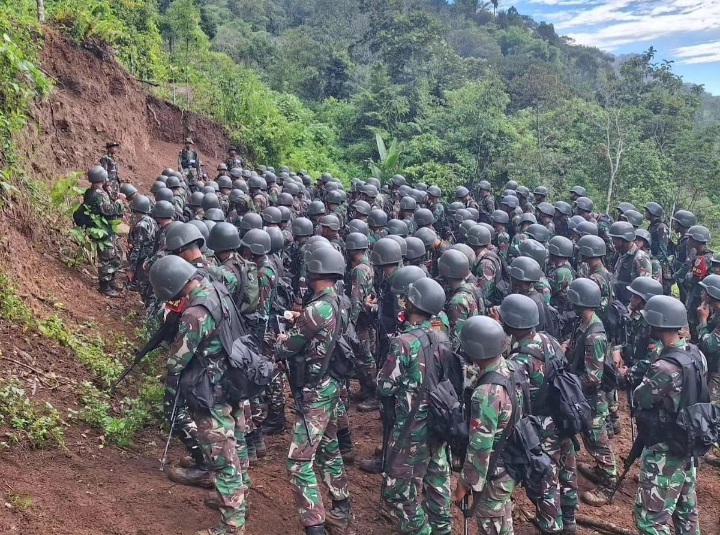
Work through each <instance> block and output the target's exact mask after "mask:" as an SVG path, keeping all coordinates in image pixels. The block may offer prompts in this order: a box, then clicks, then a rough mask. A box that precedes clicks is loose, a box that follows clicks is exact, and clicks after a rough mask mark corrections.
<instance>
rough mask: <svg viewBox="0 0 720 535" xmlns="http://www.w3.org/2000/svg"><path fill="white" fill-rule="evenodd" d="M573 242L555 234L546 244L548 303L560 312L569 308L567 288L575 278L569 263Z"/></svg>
mask: <svg viewBox="0 0 720 535" xmlns="http://www.w3.org/2000/svg"><path fill="white" fill-rule="evenodd" d="M574 249H575V248H574V246H573V243H572V242H571V241H570V240H568V239H567V238H566V237H565V236H555V237H554V238H553V239H551V240H550V242H549V243H548V246H547V250H548V253H549V255H550V256H549V259H548V271H547V278H548V281H549V282H550V294H551V295H550V304H551V305H552V306H554V307H555V308H557V309H558V311H559V312H560V313H564V312H568V311H569V310H570V308H571V307H570V303H569V302H568V288H569V287H570V283H572V281H573V280H575V273H574V272H573V268H572V266H571V265H570V259H571V258H572V256H573V252H574Z"/></svg>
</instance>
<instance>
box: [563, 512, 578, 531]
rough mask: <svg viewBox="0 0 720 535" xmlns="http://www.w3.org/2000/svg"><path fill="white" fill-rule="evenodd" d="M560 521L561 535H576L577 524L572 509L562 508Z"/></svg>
mask: <svg viewBox="0 0 720 535" xmlns="http://www.w3.org/2000/svg"><path fill="white" fill-rule="evenodd" d="M562 521H563V529H562V532H561V533H562V535H574V534H575V533H577V522H576V521H575V508H574V507H562Z"/></svg>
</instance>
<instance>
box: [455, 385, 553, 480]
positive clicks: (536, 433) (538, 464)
mask: <svg viewBox="0 0 720 535" xmlns="http://www.w3.org/2000/svg"><path fill="white" fill-rule="evenodd" d="M483 384H495V385H499V386H502V387H503V388H505V391H506V392H507V393H508V395H509V396H510V399H511V400H512V416H511V417H510V422H508V425H507V426H506V427H505V429H503V432H502V434H501V435H500V440H499V441H498V443H497V444H496V445H495V447H494V448H493V452H492V454H491V455H490V463H489V465H488V472H487V474H488V476H487V477H491V476H492V474H493V472H494V470H495V466H496V465H497V462H498V460H499V458H502V460H503V463H504V466H505V470H506V471H507V473H508V475H510V476H511V477H512V478H513V479H514V480H515V481H517V482H518V483H520V484H523V485H525V487H526V489H528V493H537V492H541V489H542V486H543V482H545V481H546V480H547V478H548V476H549V475H550V474H551V473H552V462H551V461H550V457H548V455H547V453H545V452H544V451H543V449H542V443H541V441H540V436H541V432H542V431H541V425H540V421H539V420H538V418H537V417H535V416H532V415H531V414H530V411H529V400H530V396H529V389H528V379H527V377H526V376H525V375H524V374H523V373H522V372H520V371H514V372H513V377H512V378H507V377H505V376H503V375H501V374H499V373H497V372H490V373H486V374H485V375H484V376H483V377H482V378H481V379H480V382H479V383H478V386H479V385H483ZM517 390H521V391H522V392H523V407H518V406H517V396H516V391H517ZM468 412H469V411H468Z"/></svg>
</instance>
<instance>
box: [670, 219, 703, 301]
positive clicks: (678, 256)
mask: <svg viewBox="0 0 720 535" xmlns="http://www.w3.org/2000/svg"><path fill="white" fill-rule="evenodd" d="M694 225H697V218H696V217H695V214H693V213H692V212H688V211H687V210H678V211H677V212H675V215H673V217H672V228H673V230H674V231H675V232H677V233H678V242H677V243H671V249H672V250H673V254H674V261H673V273H674V277H675V282H676V283H677V285H678V290H679V292H680V300H681V301H682V302H683V303H684V302H685V300H686V299H687V292H686V291H685V275H687V269H688V264H687V258H688V254H689V252H690V250H689V249H688V245H687V244H688V239H689V236H688V235H687V231H688V229H690V227H692V226H694Z"/></svg>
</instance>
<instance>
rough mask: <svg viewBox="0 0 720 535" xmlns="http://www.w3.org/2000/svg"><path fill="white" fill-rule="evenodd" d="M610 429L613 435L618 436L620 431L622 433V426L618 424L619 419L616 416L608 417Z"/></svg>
mask: <svg viewBox="0 0 720 535" xmlns="http://www.w3.org/2000/svg"><path fill="white" fill-rule="evenodd" d="M610 427H612V430H613V434H614V435H616V436H619V435H620V431H622V425H621V424H620V417H619V416H618V415H617V414H611V415H610Z"/></svg>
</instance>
